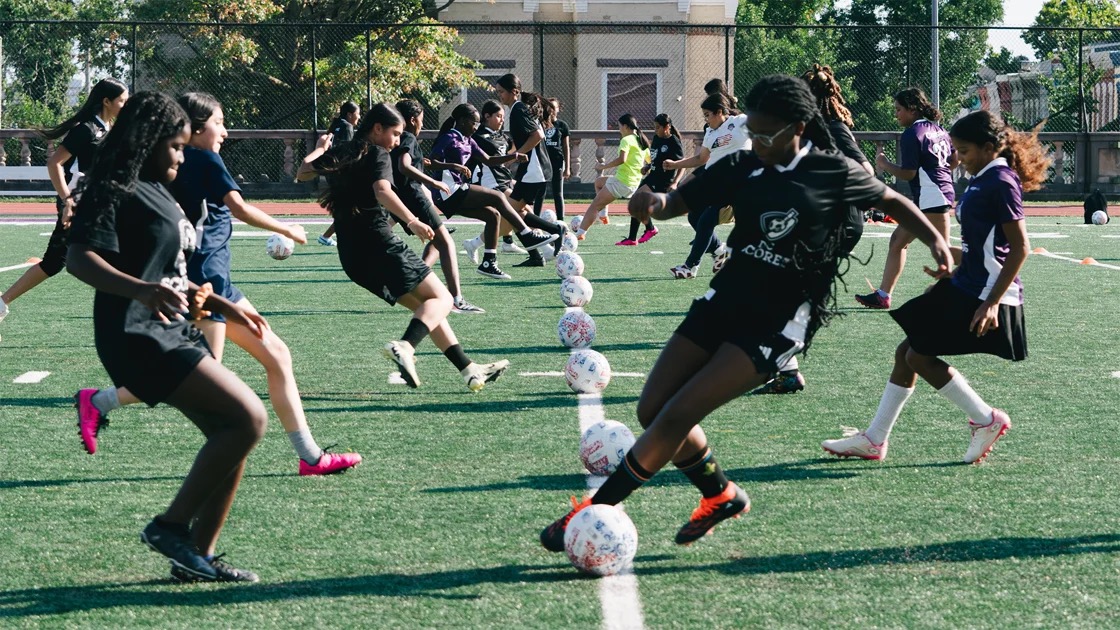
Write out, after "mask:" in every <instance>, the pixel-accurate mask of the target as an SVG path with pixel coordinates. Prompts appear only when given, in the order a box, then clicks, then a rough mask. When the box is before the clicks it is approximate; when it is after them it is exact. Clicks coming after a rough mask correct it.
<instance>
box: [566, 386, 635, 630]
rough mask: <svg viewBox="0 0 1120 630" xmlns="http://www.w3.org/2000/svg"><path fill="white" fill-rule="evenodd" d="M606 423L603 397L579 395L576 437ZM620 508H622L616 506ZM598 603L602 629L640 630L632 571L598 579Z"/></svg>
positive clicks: (599, 480)
mask: <svg viewBox="0 0 1120 630" xmlns="http://www.w3.org/2000/svg"><path fill="white" fill-rule="evenodd" d="M603 420H606V414H605V413H604V411H603V397H602V395H600V394H580V395H579V434H580V435H583V432H584V431H586V430H587V429H588V428H589V427H591V425H593V424H595V423H597V422H602V421H603ZM606 480H607V478H606V477H599V476H596V475H588V476H587V488H588V490H590V494H594V493H595V491H596V490H598V489H599V486H601V485H603V482H604V481H606ZM619 507H622V506H619ZM599 603H600V606H601V608H602V610H603V629H604V630H630V629H634V630H641V629H642V628H645V623H644V621H643V618H642V600H641V598H640V597H638V577H637V576H636V575H634V571H633V570H632V569H629V570H626V571H624V572H622V573H618V574H616V575H611V576H608V577H604V578H599Z"/></svg>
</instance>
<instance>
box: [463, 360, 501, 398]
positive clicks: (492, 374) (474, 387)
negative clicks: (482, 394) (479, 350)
mask: <svg viewBox="0 0 1120 630" xmlns="http://www.w3.org/2000/svg"><path fill="white" fill-rule="evenodd" d="M508 369H509V361H507V360H505V359H502V360H501V361H495V362H494V363H483V364H482V365H479V364H477V363H471V364H470V365H468V366H467V367H465V368H463V369H462V370H461V371H460V372H459V373H460V374H462V375H463V380H464V381H465V382H466V383H467V389H469V390H471V391H472V392H479V391H482V388H483V387H486V384H487V383H492V382H494V381H496V380H498V377H499V376H501V375H502V374H504V373H505V371H506V370H508Z"/></svg>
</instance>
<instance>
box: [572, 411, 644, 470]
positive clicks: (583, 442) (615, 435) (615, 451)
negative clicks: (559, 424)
mask: <svg viewBox="0 0 1120 630" xmlns="http://www.w3.org/2000/svg"><path fill="white" fill-rule="evenodd" d="M634 441H635V440H634V434H633V433H631V432H630V427H628V426H626V425H625V424H622V423H621V422H616V421H614V420H604V421H602V422H596V423H595V424H593V425H591V426H590V427H588V428H587V430H586V431H584V432H583V437H581V438H580V440H579V460H580V461H581V462H583V466H584V468H586V469H587V472H589V473H591V474H592V475H598V476H601V477H605V476H607V475H609V474H611V473H613V472H614V471H615V470H616V469H618V466H619V464H621V463H622V458H624V457H626V453H627V452H629V451H630V447H632V446H634Z"/></svg>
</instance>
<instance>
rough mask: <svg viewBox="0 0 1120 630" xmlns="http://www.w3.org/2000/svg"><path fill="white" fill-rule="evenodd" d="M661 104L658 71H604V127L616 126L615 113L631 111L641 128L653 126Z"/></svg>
mask: <svg viewBox="0 0 1120 630" xmlns="http://www.w3.org/2000/svg"><path fill="white" fill-rule="evenodd" d="M660 108H661V73H660V72H649V71H648V70H646V71H641V70H619V71H614V70H612V71H610V72H604V73H603V109H602V111H603V129H618V117H619V116H622V115H623V114H631V115H633V116H634V118H636V119H637V120H638V124H639V125H641V126H642V128H643V129H650V128H652V127H653V118H654V117H655V116H657V113H658V111H660Z"/></svg>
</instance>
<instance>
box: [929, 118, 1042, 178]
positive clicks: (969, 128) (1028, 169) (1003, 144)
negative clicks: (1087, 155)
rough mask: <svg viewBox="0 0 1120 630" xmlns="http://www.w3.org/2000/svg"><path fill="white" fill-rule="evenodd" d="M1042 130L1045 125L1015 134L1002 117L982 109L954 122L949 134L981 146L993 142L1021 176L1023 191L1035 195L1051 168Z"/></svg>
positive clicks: (1009, 164) (997, 151)
mask: <svg viewBox="0 0 1120 630" xmlns="http://www.w3.org/2000/svg"><path fill="white" fill-rule="evenodd" d="M1043 124H1045V121H1044V122H1043ZM1041 129H1042V124H1040V125H1039V126H1037V127H1035V128H1034V129H1033V130H1031V132H1030V133H1026V132H1022V131H1015V130H1014V129H1012V128H1011V127H1009V126H1008V125H1007V123H1005V122H1004V121H1003V119H1002V118H1000V117H999V116H996V115H995V114H993V113H991V112H989V111H985V110H980V111H976V112H972V113H971V114H969V115H967V116H965V117H964V118H961V119H960V120H958V121H957V122H955V123H953V127H952V129H950V130H949V135H950V136H952V137H954V138H956V139H958V140H963V141H964V142H970V143H972V144H975V145H976V146H980V147H982V146H984V145H985V144H988V143H991V145H992V146H993V147H994V148H995V150H996V153H998V154H999V156H1000V157H1002V158H1004V159H1006V160H1007V165H1008V166H1010V167H1011V168H1012V170H1014V171H1015V172H1016V173H1017V174H1018V175H1019V182H1020V183H1021V184H1022V186H1023V190H1024V191H1025V192H1031V191H1034V190H1038V189H1039V188H1042V182H1044V181H1045V180H1046V169H1048V168H1049V167H1050V157H1049V156H1048V155H1047V154H1046V148H1045V147H1043V146H1042V143H1040V142H1039V141H1038V132H1039V131H1040V130H1041Z"/></svg>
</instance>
